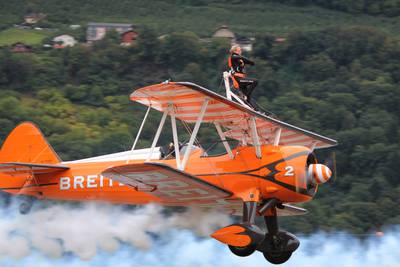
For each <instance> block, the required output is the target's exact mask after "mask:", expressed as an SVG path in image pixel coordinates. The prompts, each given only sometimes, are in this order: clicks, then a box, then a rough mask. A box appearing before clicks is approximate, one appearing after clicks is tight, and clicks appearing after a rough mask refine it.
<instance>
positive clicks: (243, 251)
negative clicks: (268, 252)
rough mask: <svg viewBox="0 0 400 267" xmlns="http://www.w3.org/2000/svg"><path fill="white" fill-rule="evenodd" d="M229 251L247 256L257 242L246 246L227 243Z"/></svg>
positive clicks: (255, 246)
mask: <svg viewBox="0 0 400 267" xmlns="http://www.w3.org/2000/svg"><path fill="white" fill-rule="evenodd" d="M228 247H229V249H230V251H231V252H232V253H233V254H235V255H236V256H239V257H247V256H250V255H251V254H253V253H254V252H255V251H256V249H257V244H250V245H248V246H246V247H235V246H231V245H228Z"/></svg>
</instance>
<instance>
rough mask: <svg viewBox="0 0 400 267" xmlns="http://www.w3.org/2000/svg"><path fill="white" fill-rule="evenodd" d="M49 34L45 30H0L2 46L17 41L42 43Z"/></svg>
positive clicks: (31, 43) (33, 43) (0, 44)
mask: <svg viewBox="0 0 400 267" xmlns="http://www.w3.org/2000/svg"><path fill="white" fill-rule="evenodd" d="M47 36H48V33H47V32H45V31H39V30H26V29H17V28H12V29H7V30H4V31H0V46H2V45H11V44H13V43H16V42H23V43H25V44H30V45H35V44H40V43H41V42H42V41H43V39H44V38H46V37H47Z"/></svg>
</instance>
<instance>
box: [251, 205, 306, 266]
mask: <svg viewBox="0 0 400 267" xmlns="http://www.w3.org/2000/svg"><path fill="white" fill-rule="evenodd" d="M264 220H265V224H266V225H267V229H268V233H266V234H265V238H264V240H263V242H262V243H261V244H260V245H259V246H258V248H257V250H259V251H261V252H262V253H263V254H264V257H265V259H266V260H267V261H269V262H270V263H273V264H282V263H284V262H286V261H288V260H289V258H290V256H292V253H293V252H294V251H295V250H296V249H297V248H298V247H299V245H300V242H299V240H298V239H297V238H296V236H294V235H293V234H291V233H289V232H286V231H283V230H279V227H278V219H277V215H276V207H272V208H271V210H270V214H269V215H268V216H265V217H264Z"/></svg>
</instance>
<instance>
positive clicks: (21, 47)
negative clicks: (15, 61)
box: [10, 42, 32, 53]
mask: <svg viewBox="0 0 400 267" xmlns="http://www.w3.org/2000/svg"><path fill="white" fill-rule="evenodd" d="M10 50H11V52H13V53H30V52H32V46H30V45H26V44H24V43H22V42H17V43H14V44H12V45H11V49H10Z"/></svg>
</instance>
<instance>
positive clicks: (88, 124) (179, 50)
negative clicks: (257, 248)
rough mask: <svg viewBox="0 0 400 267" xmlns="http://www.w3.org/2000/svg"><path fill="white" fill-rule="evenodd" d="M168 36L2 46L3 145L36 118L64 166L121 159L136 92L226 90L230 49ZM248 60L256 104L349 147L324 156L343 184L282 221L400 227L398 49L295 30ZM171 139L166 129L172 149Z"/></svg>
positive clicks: (364, 228)
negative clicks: (26, 48) (177, 85)
mask: <svg viewBox="0 0 400 267" xmlns="http://www.w3.org/2000/svg"><path fill="white" fill-rule="evenodd" d="M382 2H386V1H382ZM159 35H160V33H159V32H157V31H156V30H154V29H151V28H145V27H142V30H141V32H140V35H139V39H138V40H137V42H136V43H135V44H134V45H133V46H131V47H121V46H120V45H119V44H118V41H117V38H115V34H109V35H108V36H107V37H106V38H105V39H104V40H102V41H99V42H97V43H95V44H94V45H93V46H84V45H78V46H75V47H73V48H67V49H62V50H43V49H40V48H37V49H36V50H35V53H27V54H13V53H11V52H10V51H9V49H7V48H3V49H0V143H1V142H2V141H4V138H5V137H6V136H7V134H8V133H9V131H11V130H12V129H13V127H15V126H16V125H17V124H18V123H20V122H22V121H26V120H29V121H33V122H35V123H37V124H38V126H39V127H40V128H41V129H42V131H43V132H44V134H45V135H46V136H47V137H48V139H49V142H50V143H51V144H52V145H53V146H54V148H55V150H56V151H57V152H58V153H59V154H60V156H61V158H62V159H63V160H69V159H76V158H83V157H89V156H94V155H100V154H102V153H111V152H117V151H122V150H125V149H128V148H129V147H130V146H131V144H132V141H133V138H134V135H135V134H136V131H137V129H138V126H139V124H140V122H141V118H142V116H143V115H144V112H143V111H144V107H141V106H140V105H139V104H135V103H132V102H130V100H129V94H130V93H131V92H132V91H133V90H134V89H135V88H139V87H141V86H145V85H149V84H153V83H159V82H161V81H164V80H166V79H170V78H171V79H172V80H174V81H191V82H195V83H198V84H199V85H202V86H204V87H207V88H209V89H211V90H214V91H216V92H221V93H222V92H223V89H222V87H221V75H222V71H223V70H224V69H225V68H226V58H227V51H228V50H229V43H228V42H227V41H224V40H218V39H216V40H213V41H212V42H210V43H205V42H201V41H200V39H199V38H198V36H196V34H194V33H193V32H181V31H177V32H173V33H171V34H168V35H167V36H166V37H165V38H164V39H162V40H160V39H159V38H158V36H159ZM248 56H249V57H251V58H253V59H254V60H255V62H256V66H255V67H253V68H251V69H250V75H252V76H254V77H257V78H258V79H259V86H258V87H257V89H256V90H255V92H254V97H255V98H256V99H257V102H258V103H259V104H260V105H261V106H263V107H264V108H266V109H267V110H270V111H272V112H273V113H275V114H276V116H277V117H278V118H279V119H281V120H284V121H287V122H289V123H292V124H294V125H297V126H300V127H304V128H306V129H309V130H312V131H314V132H318V133H321V134H323V135H326V136H329V137H332V138H334V139H337V140H338V141H339V146H338V147H336V148H334V149H330V150H325V151H324V150H321V151H317V156H318V157H319V158H320V159H321V161H324V159H325V158H327V157H330V154H331V152H332V151H336V159H337V179H334V181H332V182H331V183H329V184H328V185H326V186H322V187H321V188H320V190H319V193H318V194H317V197H316V199H315V200H314V201H312V202H310V203H306V204H305V205H304V206H305V207H306V208H308V209H310V211H311V212H310V213H309V214H308V215H307V216H303V217H299V218H296V219H295V220H293V219H291V218H285V219H283V221H284V223H285V227H286V228H287V229H289V230H293V231H300V232H305V233H308V232H313V231H315V230H316V229H324V230H333V229H340V230H348V231H351V232H354V233H365V232H368V231H375V230H377V229H382V228H384V227H386V226H390V225H395V224H400V215H399V214H400V198H399V195H400V179H399V175H398V174H397V168H396V167H397V164H398V163H399V162H400V128H399V122H400V42H399V40H398V39H396V38H394V37H391V36H389V35H388V34H386V33H383V32H381V31H379V30H377V29H375V28H368V27H344V28H343V27H342V28H339V27H332V28H326V29H324V30H321V31H311V32H310V31H296V32H293V33H291V34H289V35H288V37H287V40H286V42H285V43H282V44H276V43H274V37H272V36H270V35H267V34H261V35H259V36H256V42H255V47H254V51H253V52H252V53H251V54H249V55H248ZM159 117H160V116H159V114H156V113H155V112H153V113H150V122H149V123H148V124H147V125H146V127H145V129H144V134H143V136H144V140H142V141H141V143H140V144H139V146H140V147H144V146H148V145H149V142H150V140H151V138H152V135H153V134H154V127H155V125H156V124H157V123H158V119H159ZM203 131H206V132H207V130H206V129H203ZM203 136H206V140H205V141H206V142H211V141H212V140H213V138H214V137H215V135H212V134H211V133H210V134H204V135H203ZM169 140H171V135H170V133H169V132H166V133H165V135H164V136H163V137H162V141H161V142H167V141H169Z"/></svg>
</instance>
